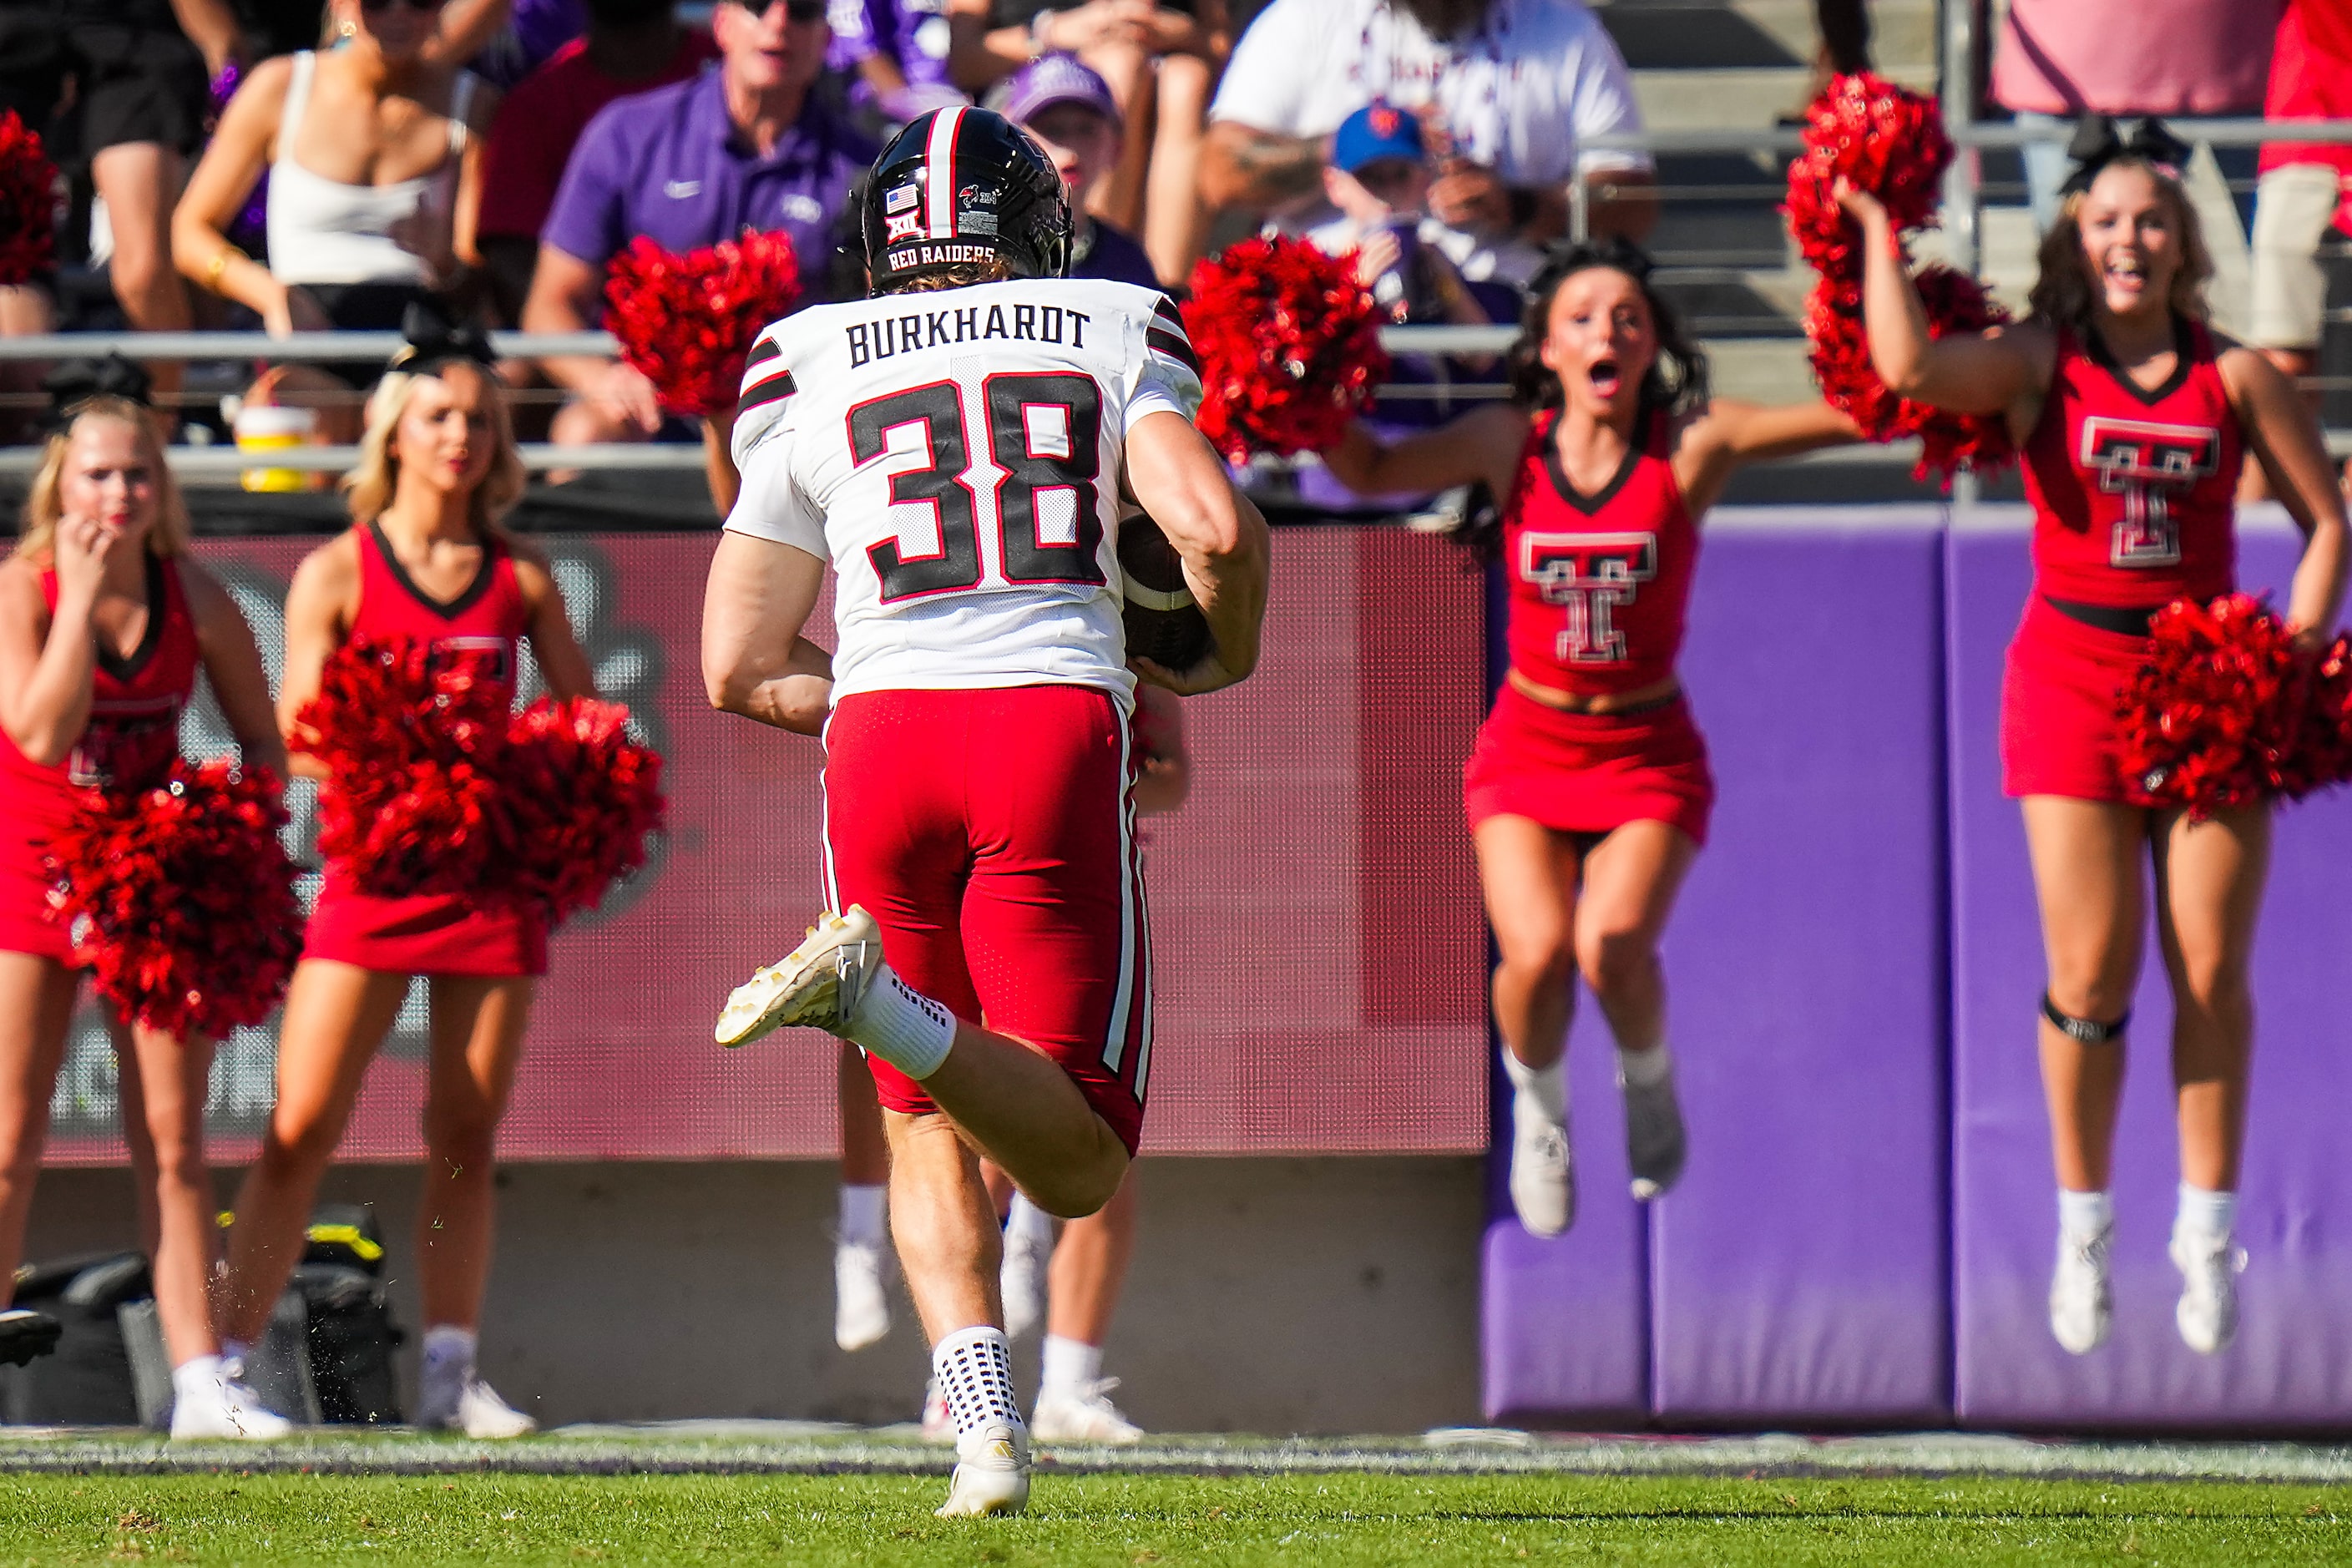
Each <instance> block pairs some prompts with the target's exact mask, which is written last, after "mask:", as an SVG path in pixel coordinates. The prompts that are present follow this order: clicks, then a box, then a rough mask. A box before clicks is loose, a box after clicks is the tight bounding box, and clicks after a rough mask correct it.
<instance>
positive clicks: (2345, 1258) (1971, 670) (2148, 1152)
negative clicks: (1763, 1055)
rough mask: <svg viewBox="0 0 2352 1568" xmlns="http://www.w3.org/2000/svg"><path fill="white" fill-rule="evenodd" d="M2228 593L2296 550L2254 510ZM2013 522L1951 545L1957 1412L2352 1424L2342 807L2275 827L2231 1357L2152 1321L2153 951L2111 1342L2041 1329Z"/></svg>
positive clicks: (2157, 1221)
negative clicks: (2005, 655) (2006, 766)
mask: <svg viewBox="0 0 2352 1568" xmlns="http://www.w3.org/2000/svg"><path fill="white" fill-rule="evenodd" d="M2258 519H2259V520H2258V521H2253V522H2252V523H2251V525H2250V526H2248V527H2247V529H2246V530H2245V535H2244V548H2243V552H2242V582H2243V583H2244V584H2246V585H2247V586H2248V587H2249V588H2253V589H2264V588H2278V587H2282V586H2283V585H2284V583H2285V581H2286V579H2287V577H2288V575H2289V574H2290V573H2291V572H2292V570H2293V564H2294V555H2295V551H2296V547H2297V543H2298V542H2297V540H2296V539H2295V536H2294V534H2293V533H2292V531H2290V530H2289V529H2288V528H2287V527H2286V525H2285V524H2284V521H2283V520H2282V519H2281V517H2280V514H2278V513H2277V512H2276V510H2275V509H2266V514H2258ZM2024 529H2025V518H2024V512H2023V510H2022V509H2018V508H2010V509H2000V510H1999V511H1998V512H1987V513H1974V514H1970V515H1969V519H1968V521H1966V522H1965V523H1964V525H1963V526H1961V527H1960V528H1959V529H1958V531H1955V532H1954V534H1953V535H1952V537H1951V545H1950V566H1949V570H1948V581H1949V584H1950V595H1951V609H1950V616H1949V621H1950V626H1951V658H1950V670H1951V698H1950V712H1951V725H1952V767H1951V779H1952V808H1951V809H1952V854H1953V882H1954V887H1953V897H1954V948H1955V952H1954V974H1955V987H1954V989H1955V996H1954V1005H1955V1024H1954V1046H1953V1051H1954V1099H1955V1104H1954V1177H1953V1186H1954V1193H1955V1207H1956V1215H1955V1219H1954V1226H1955V1237H1954V1266H1955V1272H1956V1276H1957V1278H1956V1280H1955V1297H1956V1318H1957V1337H1958V1386H1957V1397H1958V1408H1959V1413H1960V1416H1961V1418H1962V1420H1963V1421H1964V1422H1966V1423H1967V1424H1968V1425H1970V1426H2024V1427H2039V1426H2064V1427H2093V1426H2135V1427H2147V1426H2171V1427H2216V1426H2248V1427H2269V1428H2290V1427H2295V1426H2324V1427H2329V1428H2334V1429H2336V1430H2339V1431H2340V1430H2342V1429H2344V1428H2345V1427H2347V1426H2352V1307H2347V1304H2352V1163H2347V1162H2346V1161H2345V1159H2344V1158H2343V1155H2342V1150H2343V1147H2344V1131H2343V1128H2344V1110H2343V1106H2344V1084H2345V1069H2344V1058H2345V1047H2346V1045H2347V1032H2352V1031H2347V1023H2346V1016H2345V1004H2344V994H2345V993H2344V975H2345V973H2346V966H2345V962H2344V960H2345V957H2346V955H2347V952H2352V901H2347V899H2346V898H2345V896H2344V873H2345V868H2347V867H2352V803H2347V801H2346V800H2344V799H2343V798H2341V797H2340V796H2339V797H2336V798H2333V799H2326V800H2319V801H2314V802H2309V803H2306V804H2305V805H2300V806H2296V807H2292V808H2289V809H2287V810H2285V811H2284V812H2282V813H2281V815H2280V816H2279V819H2278V827H2277V834H2276V840H2275V849H2274V855H2273V874H2272V878H2271V886H2270V891H2269V897H2268V900H2267V901H2266V903H2265V905H2264V909H2263V925H2262V933H2261V940H2260V944H2259V946H2258V947H2257V949H2256V953H2255V964H2254V980H2253V984H2254V994H2255V999H2256V1003H2257V1005H2258V1007H2259V1009H2260V1021H2259V1024H2258V1026H2257V1040H2256V1048H2255V1067H2254V1080H2253V1093H2252V1112H2251V1128H2252V1137H2251V1139H2250V1148H2249V1153H2248V1157H2247V1160H2246V1165H2245V1173H2244V1178H2243V1181H2242V1203H2241V1207H2240V1211H2239V1212H2240V1226H2239V1237H2240V1240H2241V1242H2242V1245H2243V1246H2244V1247H2246V1249H2247V1251H2248V1252H2249V1253H2250V1254H2251V1256H2252V1265H2251V1267H2250V1268H2248V1270H2247V1272H2246V1274H2245V1275H2244V1277H2243V1279H2242V1302H2243V1308H2244V1315H2243V1326H2242V1330H2241V1331H2240V1334H2239V1337H2238V1341H2237V1342H2236V1344H2234V1345H2233V1346H2231V1349H2230V1350H2228V1351H2227V1352H2223V1353H2222V1354H2221V1355H2219V1356H2216V1357H2213V1358H2211V1359H2207V1358H2205V1357H2201V1356H2199V1355H2197V1354H2195V1353H2194V1352H2190V1351H2189V1349H2188V1348H2187V1347H2186V1346H2184V1345H2183V1344H2182V1343H2181V1342H2180V1340H2179V1336H2178V1334H2177V1333H2176V1331H2175V1330H2174V1328H2173V1322H2172V1306H2173V1301H2174V1299H2175V1298H2176V1296H2177V1295H2178V1294H2179V1275H2178V1274H2177V1273H2175V1272H2174V1270H2173V1268H2172V1267H2171V1265H2170V1264H2169V1263H2168V1262H2167V1261H2166V1258H2165V1255H2164V1248H2165V1241H2166V1237H2167V1234H2168V1230H2169V1227H2170V1225H2171V1220H2172V1210H2173V1194H2174V1184H2175V1183H2176V1182H2177V1180H2178V1179H2179V1171H2178V1164H2177V1162H2176V1156H2175V1152H2174V1151H2175V1143H2174V1136H2173V1128H2172V1121H2171V1080H2170V1074H2169V1071H2168V1064H2167V1060H2166V1051H2165V1041H2166V1039H2167V1038H2168V1032H2169V1029H2170V1007H2169V1005H2168V1002H2167V1000H2166V994H2165V985H2164V980H2163V973H2162V970H2161V967H2160V965H2159V964H2158V960H2157V958H2156V955H2155V952H2154V951H2153V949H2152V948H2151V950H2150V952H2149V953H2148V955H2147V968H2146V971H2145V977H2144V980H2143V983H2142V985H2141V988H2140V994H2139V998H2138V1002H2137V1007H2136V1010H2135V1012H2134V1016H2133V1029H2132V1046H2131V1048H2132V1052H2133V1054H2132V1058H2131V1064H2130V1068H2129V1078H2128V1082H2127V1087H2126V1091H2125V1100H2124V1109H2123V1117H2122V1125H2121V1129H2120V1131H2119V1133H2118V1138H2117V1159H2116V1251H2115V1286H2116V1320H2115V1332H2114V1335H2113V1337H2112V1338H2111V1339H2110V1340H2109V1341H2108V1342H2107V1344H2106V1345H2105V1347H2103V1348H2102V1349H2100V1350H2098V1351H2095V1352H2093V1353H2091V1354H2090V1355H2088V1356H2084V1357H2080V1358H2077V1357H2074V1356H2070V1355H2068V1354H2066V1353H2065V1352H2063V1351H2062V1350H2060V1349H2059V1348H2058V1346H2057V1345H2056V1343H2055V1342H2053V1340H2052V1339H2051V1337H2050V1331H2049V1327H2048V1322H2047V1312H2046V1307H2045V1303H2044V1295H2045V1292H2046V1291H2047V1289H2048V1288H2049V1276H2050V1265H2051V1258H2052V1256H2053V1250H2054V1248H2055V1247H2056V1245H2057V1216H2056V1213H2055V1207H2054V1199H2053V1196H2052V1189H2053V1177H2052V1174H2051V1169H2050V1154H2049V1142H2048V1131H2047V1126H2046V1123H2045V1121H2044V1117H2043V1111H2042V1091H2041V1085H2040V1082H2039V1079H2038V1078H2037V1076H2036V1069H2035V1066H2034V1057H2033V1039H2034V1025H2033V1005H2034V998H2035V996H2036V995H2037V994H2038V993H2039V991H2040V988H2041V985H2042V953H2041V941H2040V933H2039V928H2038V925H2037V922H2036V919H2035V914H2034V905H2033V892H2032V879H2031V876H2030V873H2029V869H2028V867H2027V863H2026V855H2025V840H2024V834H2023V830H2022V828H2021V826H2020V823H2019V818H2018V812H2017V806H2016V804H2015V803H2014V802H2012V801H2009V800H2006V799H2004V798H2002V796H2001V794H2000V767H1999V760H1998V752H1997V745H1996V739H1997V731H1996V723H1997V715H1998V711H1999V706H2000V664H2001V653H2002V649H2003V647H2005V646H2006V644H2007V642H2008V640H2009V637H2010V633H2011V630H2012V629H2013V628H2014V626H2015V625H2016V621H2017V616H2018V612H2019V609H2020V608H2021V605H2023V603H2024V599H2025V594H2026V591H2027V584H2028V580H2029V568H2028V564H2027V558H2026V541H2025V532H2024Z"/></svg>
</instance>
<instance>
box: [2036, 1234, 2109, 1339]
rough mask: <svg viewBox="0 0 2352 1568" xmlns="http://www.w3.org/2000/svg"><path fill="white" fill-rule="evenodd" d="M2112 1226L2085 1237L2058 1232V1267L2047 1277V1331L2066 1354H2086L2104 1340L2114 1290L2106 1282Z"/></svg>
mask: <svg viewBox="0 0 2352 1568" xmlns="http://www.w3.org/2000/svg"><path fill="white" fill-rule="evenodd" d="M2115 1236H2116V1231H2115V1226H2112V1225H2109V1226H2102V1227H2101V1228H2100V1229H2098V1230H2096V1231H2094V1232H2092V1233H2091V1234H2090V1235H2089V1236H2086V1237H2073V1236H2069V1235H2067V1234H2066V1233H2065V1232H2064V1231H2063V1229H2062V1230H2061V1231H2060V1232H2059V1233H2058V1268H2057V1270H2056V1272H2054V1273H2053V1274H2052V1276H2051V1277H2050V1335H2051V1338H2053V1339H2054V1340H2056V1341H2057V1342H2058V1343H2059V1346H2060V1347H2061V1348H2062V1349H2063V1350H2064V1351H2065V1352H2067V1353H2068V1354H2069V1355H2088V1354H2090V1353H2091V1352H2093V1351H2095V1350H2097V1349H2098V1348H2099V1347H2100V1346H2101V1345H2103V1344H2105V1343H2106V1342H2107V1328H2108V1324H2109V1321H2110V1320H2111V1319H2112V1318H2113V1316H2114V1314H2115V1290H2114V1289H2113V1288H2112V1287H2111V1286H2110V1285H2109V1284H2108V1283H2107V1250H2108V1248H2109V1247H2111V1246H2112V1245H2113V1244H2114V1241H2115Z"/></svg>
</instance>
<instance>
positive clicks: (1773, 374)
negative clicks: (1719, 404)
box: [1704, 338, 1821, 403]
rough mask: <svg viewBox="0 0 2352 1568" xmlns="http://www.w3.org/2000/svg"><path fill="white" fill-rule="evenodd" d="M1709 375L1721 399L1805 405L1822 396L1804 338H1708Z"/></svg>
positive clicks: (1707, 363)
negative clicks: (1816, 384) (1807, 356)
mask: <svg viewBox="0 0 2352 1568" xmlns="http://www.w3.org/2000/svg"><path fill="white" fill-rule="evenodd" d="M1704 342H1705V345H1706V367H1707V376H1708V380H1709V383H1710V384H1711V385H1712V387H1713V389H1714V392H1715V395H1717V396H1718V397H1736V398H1743V399H1746V400H1747V401H1748V402H1752V403H1801V402H1803V401H1804V400H1805V399H1807V398H1809V397H1818V396H1820V395H1821V391H1820V388H1818V387H1817V386H1815V385H1814V384H1813V369H1812V366H1811V364H1810V363H1807V362H1806V358H1805V353H1806V349H1805V341H1804V339H1802V338H1708V339H1706V340H1704Z"/></svg>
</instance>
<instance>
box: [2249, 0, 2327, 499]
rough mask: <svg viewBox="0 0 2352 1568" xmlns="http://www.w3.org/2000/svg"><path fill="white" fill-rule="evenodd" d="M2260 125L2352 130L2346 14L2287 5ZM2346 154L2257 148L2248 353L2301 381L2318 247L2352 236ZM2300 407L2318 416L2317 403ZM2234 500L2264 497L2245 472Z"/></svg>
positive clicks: (2319, 286)
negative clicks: (2341, 123)
mask: <svg viewBox="0 0 2352 1568" xmlns="http://www.w3.org/2000/svg"><path fill="white" fill-rule="evenodd" d="M2263 119H2265V120H2352V11H2347V9H2346V8H2345V7H2344V6H2343V5H2340V4H2331V3H2326V0H2316V3H2315V0H2288V3H2287V8H2286V14H2285V15H2284V16H2281V17H2280V18H2279V28H2278V40H2277V47H2276V48H2275V49H2274V50H2273V54H2272V57H2271V79H2270V90H2269V94H2268V96H2267V97H2266V98H2265V99H2264V100H2263ZM2347 187H2352V146H2347V145H2345V144H2344V143H2341V142H2334V143H2330V142H2271V143H2269V144H2268V145H2266V146H2264V147H2263V155H2262V181H2261V184H2259V185H2258V186H2257V188H2256V192H2255V196H2254V236H2253V275H2254V276H2253V283H2254V299H2253V320H2252V329H2251V332H2250V336H2251V338H2252V346H2253V347H2254V348H2257V349H2259V350H2261V351H2262V353H2263V355H2264V357H2266V358H2268V359H2269V360H2270V362H2271V363H2273V364H2275V365H2277V366H2278V367H2279V369H2280V370H2282V371H2284V372H2285V373H2286V374H2288V375H2290V376H2294V377H2295V378H2296V379H2297V380H2302V379H2304V378H2306V377H2309V376H2312V375H2315V374H2318V371H2319V333H2320V327H2321V324H2322V322H2323V321H2325V319H2326V307H2327V277H2326V273H2324V272H2323V271H2321V270H2320V266H2319V245H2320V241H2321V240H2323V239H2325V238H2326V236H2327V232H2328V230H2329V228H2330V227H2333V228H2334V229H2335V230H2336V232H2337V233H2338V234H2352V195H2347ZM2304 398H2305V402H2307V403H2308V404H2309V405H2311V408H2312V412H2313V413H2314V414H2315V415H2316V414H2317V412H2318V408H2319V395H2318V394H2317V393H2315V392H2311V391H2308V390H2306V391H2305V394H2304ZM2238 493H2239V499H2240V500H2261V499H2263V497H2265V496H2267V495H2268V494H2269V493H2270V487H2269V486H2268V485H2267V484H2266V483H2264V482H2263V471H2262V465H2260V464H2259V463H2249V464H2247V465H2246V473H2245V478H2244V479H2243V481H2242V483H2241V484H2240V487H2239V492H2238Z"/></svg>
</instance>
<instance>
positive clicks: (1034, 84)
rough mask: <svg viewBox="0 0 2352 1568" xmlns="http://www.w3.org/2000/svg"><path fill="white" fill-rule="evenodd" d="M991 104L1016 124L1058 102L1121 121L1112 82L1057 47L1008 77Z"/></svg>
mask: <svg viewBox="0 0 2352 1568" xmlns="http://www.w3.org/2000/svg"><path fill="white" fill-rule="evenodd" d="M988 102H989V107H990V108H992V109H993V110H996V111H997V112H998V113H999V114H1002V115H1003V116H1004V118H1005V119H1007V120H1010V121H1013V124H1015V125H1026V124H1027V123H1029V121H1031V120H1032V119H1034V117H1036V116H1037V115H1039V114H1042V113H1044V112H1045V110H1048V109H1050V108H1052V107H1053V106H1054V105H1055V104H1057V103H1082V104H1084V105H1086V106H1087V108H1088V109H1091V110H1094V111H1095V112H1096V113H1097V114H1099V115H1101V116H1102V117H1103V118H1104V119H1105V120H1108V121H1110V122H1111V123H1112V124H1113V125H1117V124H1118V123H1119V112H1118V100H1117V99H1115V98H1113V97H1111V95H1110V84H1109V83H1108V82H1107V81H1105V80H1103V79H1102V78H1101V77H1100V76H1098V75H1097V74H1096V72H1095V70H1094V68H1093V67H1091V66H1089V65H1087V64H1086V62H1084V61H1083V60H1081V59H1079V58H1078V57H1077V56H1076V55H1070V54H1064V53H1062V52H1061V51H1060V50H1058V49H1057V50H1055V51H1054V52H1053V53H1051V54H1043V55H1039V56H1038V57H1037V58H1035V59H1034V60H1031V61H1030V62H1029V63H1028V64H1027V65H1025V66H1023V67H1022V68H1020V69H1019V70H1017V71H1014V72H1013V74H1012V75H1011V76H1009V77H1007V78H1005V79H1004V81H1003V85H1002V86H1001V87H999V88H998V89H997V90H996V91H994V92H992V93H990V94H989V95H988Z"/></svg>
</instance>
